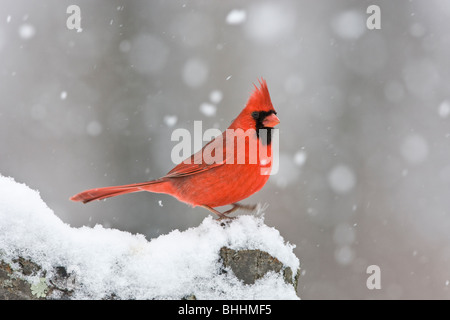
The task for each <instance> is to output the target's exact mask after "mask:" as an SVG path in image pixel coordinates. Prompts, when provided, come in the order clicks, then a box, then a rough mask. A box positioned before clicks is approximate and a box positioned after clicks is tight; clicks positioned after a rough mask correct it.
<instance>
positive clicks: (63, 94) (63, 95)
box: [59, 91, 67, 100]
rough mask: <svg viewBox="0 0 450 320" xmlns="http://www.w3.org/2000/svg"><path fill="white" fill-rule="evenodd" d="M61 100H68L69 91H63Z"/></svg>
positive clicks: (60, 96)
mask: <svg viewBox="0 0 450 320" xmlns="http://www.w3.org/2000/svg"><path fill="white" fill-rule="evenodd" d="M59 98H60V99H61V100H66V98H67V91H62V92H61V94H60V95H59Z"/></svg>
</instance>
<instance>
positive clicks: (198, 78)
mask: <svg viewBox="0 0 450 320" xmlns="http://www.w3.org/2000/svg"><path fill="white" fill-rule="evenodd" d="M208 73H209V70H208V66H207V65H206V63H205V62H204V61H202V60H200V59H197V58H193V59H190V60H188V61H187V62H186V63H185V65H184V67H183V80H184V83H186V84H187V85H188V86H189V87H200V86H201V85H203V84H204V83H205V81H206V79H207V78H208Z"/></svg>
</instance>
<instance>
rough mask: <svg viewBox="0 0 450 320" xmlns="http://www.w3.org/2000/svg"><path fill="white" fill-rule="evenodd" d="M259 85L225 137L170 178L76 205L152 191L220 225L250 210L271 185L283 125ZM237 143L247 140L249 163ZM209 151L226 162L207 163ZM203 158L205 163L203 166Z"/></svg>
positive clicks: (91, 193)
mask: <svg viewBox="0 0 450 320" xmlns="http://www.w3.org/2000/svg"><path fill="white" fill-rule="evenodd" d="M259 84H260V87H259V88H258V87H257V86H256V85H254V87H255V90H254V91H253V93H252V95H251V96H250V98H249V100H248V102H247V105H246V106H245V108H244V109H243V110H242V111H241V113H240V114H239V115H238V116H237V118H236V119H235V120H234V121H233V122H232V123H231V125H230V126H229V127H228V129H227V130H226V131H224V132H223V133H222V135H219V136H217V137H216V138H215V139H213V140H211V141H210V142H209V143H208V144H206V145H205V146H204V147H203V149H202V150H200V151H199V152H197V153H196V154H193V155H192V156H191V157H190V158H188V159H186V160H185V161H183V162H181V163H180V164H178V165H177V166H176V167H175V168H173V169H172V170H171V171H170V172H169V173H167V174H166V175H165V176H163V177H161V178H159V179H156V180H152V181H147V182H141V183H135V184H128V185H122V186H114V187H105V188H96V189H91V190H86V191H83V192H81V193H79V194H77V195H74V196H73V197H72V198H70V199H71V200H73V201H82V202H83V203H87V202H90V201H92V200H101V199H105V198H109V197H115V196H118V195H121V194H126V193H131V192H139V191H149V192H155V193H165V194H170V195H171V196H174V197H175V198H177V199H178V200H179V201H182V202H185V203H187V204H189V205H191V206H192V207H196V206H201V207H203V208H205V209H208V210H209V211H211V212H214V213H215V214H217V215H218V217H219V219H222V218H226V217H227V216H226V215H227V214H229V213H231V212H233V211H235V210H236V209H238V208H246V209H250V206H244V205H241V204H239V203H237V202H238V201H240V200H242V199H245V198H247V197H249V196H250V195H252V194H254V193H255V192H257V191H259V190H260V189H261V188H262V187H263V186H264V185H265V184H266V182H267V180H268V179H269V173H270V170H271V168H272V159H273V156H272V148H271V143H272V141H271V140H272V139H271V135H272V130H271V129H272V128H273V127H274V126H276V125H277V124H278V123H280V120H279V119H278V117H277V116H276V114H277V113H276V112H275V109H274V108H273V106H272V102H271V99H270V95H269V90H268V89H267V84H266V81H265V80H264V79H261V80H259ZM239 129H242V130H239ZM261 129H265V132H266V133H267V134H265V135H264V134H263V135H262V134H261V132H264V130H263V131H261ZM230 130H232V131H230ZM247 130H248V131H247ZM227 132H235V134H236V136H235V137H232V138H230V136H228V137H229V138H228V139H227ZM246 133H247V135H246ZM235 138H236V139H237V140H239V139H241V138H242V139H245V140H244V141H245V151H246V152H245V162H242V158H238V156H240V155H239V154H238V153H239V150H237V147H238V146H239V143H235V142H236V141H235ZM232 140H233V141H232ZM253 145H256V146H257V150H258V155H257V157H256V161H253V162H252V161H250V160H251V159H252V158H251V156H252V155H251V154H249V153H250V152H251V151H253V152H254V150H251V149H252V148H251V146H253ZM206 148H208V149H207V150H209V152H210V154H211V155H213V156H215V151H217V150H219V151H218V152H223V154H222V155H223V158H222V161H216V162H213V163H211V161H205V159H204V157H202V156H204V155H205V149H206ZM211 150H213V151H212V152H211ZM230 151H233V152H230ZM261 155H262V156H261ZM197 157H201V158H200V161H199V160H198V159H199V158H197ZM239 159H240V160H241V161H239ZM229 204H231V205H232V206H233V207H232V209H230V210H228V211H225V212H223V213H222V212H219V211H217V210H216V209H214V207H220V206H225V205H229Z"/></svg>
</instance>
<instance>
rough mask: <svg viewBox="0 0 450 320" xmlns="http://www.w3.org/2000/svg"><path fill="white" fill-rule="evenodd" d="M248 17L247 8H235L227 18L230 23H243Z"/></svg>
mask: <svg viewBox="0 0 450 320" xmlns="http://www.w3.org/2000/svg"><path fill="white" fill-rule="evenodd" d="M246 19H247V12H246V11H245V10H239V9H233V10H231V11H230V12H229V13H228V15H227V18H226V21H227V23H228V24H234V25H237V24H241V23H243V22H245V20H246Z"/></svg>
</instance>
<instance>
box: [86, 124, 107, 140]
mask: <svg viewBox="0 0 450 320" xmlns="http://www.w3.org/2000/svg"><path fill="white" fill-rule="evenodd" d="M102 131H103V127H102V125H101V124H100V122H98V121H91V122H89V123H88V125H87V127H86V132H87V133H88V134H89V135H91V136H93V137H96V136H98V135H99V134H100V133H102Z"/></svg>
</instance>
